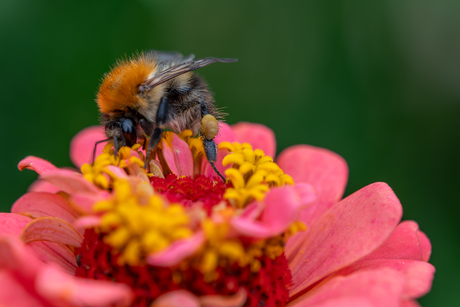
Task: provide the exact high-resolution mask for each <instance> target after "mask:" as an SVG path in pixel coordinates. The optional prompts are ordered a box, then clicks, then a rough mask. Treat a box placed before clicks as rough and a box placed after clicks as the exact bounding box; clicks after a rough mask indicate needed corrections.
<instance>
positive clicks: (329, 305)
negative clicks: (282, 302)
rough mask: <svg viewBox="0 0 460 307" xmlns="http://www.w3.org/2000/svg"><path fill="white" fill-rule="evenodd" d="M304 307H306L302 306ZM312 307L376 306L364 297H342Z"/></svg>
mask: <svg viewBox="0 0 460 307" xmlns="http://www.w3.org/2000/svg"><path fill="white" fill-rule="evenodd" d="M286 306H287V307H291V306H295V305H294V304H287V305H286ZM297 306H298V305H297ZM301 306H304V305H301ZM309 306H311V307H374V306H375V305H374V304H373V303H372V302H370V301H369V300H367V299H365V298H362V297H340V298H330V299H328V300H327V301H322V302H320V303H317V304H314V305H309Z"/></svg>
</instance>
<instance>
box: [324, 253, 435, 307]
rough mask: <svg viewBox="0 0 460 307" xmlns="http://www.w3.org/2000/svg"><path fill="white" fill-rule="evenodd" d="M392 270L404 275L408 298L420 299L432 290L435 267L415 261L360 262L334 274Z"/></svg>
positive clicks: (342, 274)
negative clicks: (383, 269) (381, 269)
mask: <svg viewBox="0 0 460 307" xmlns="http://www.w3.org/2000/svg"><path fill="white" fill-rule="evenodd" d="M380 268H391V269H393V270H395V271H398V272H400V273H401V274H402V276H403V277H404V281H405V286H404V291H403V295H404V296H405V297H407V298H418V297H421V296H423V295H425V294H426V293H428V292H429V291H430V289H431V284H432V282H433V276H434V272H435V269H434V266H433V265H431V264H429V263H426V262H422V261H415V260H399V259H374V260H360V261H357V262H355V263H354V264H352V265H350V266H348V267H346V268H344V269H342V270H340V271H338V272H336V273H334V275H333V276H346V275H349V274H352V273H354V272H357V271H360V270H373V269H380Z"/></svg>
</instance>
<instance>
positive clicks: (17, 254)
mask: <svg viewBox="0 0 460 307" xmlns="http://www.w3.org/2000/svg"><path fill="white" fill-rule="evenodd" d="M42 265H43V263H41V262H40V261H39V260H38V259H36V258H35V257H34V256H33V255H32V254H31V253H30V251H29V250H28V249H27V248H26V247H25V246H24V244H22V242H20V241H19V240H18V239H17V238H14V237H9V236H0V269H7V270H12V271H15V272H19V273H20V274H21V275H22V277H23V278H26V279H32V278H33V276H34V275H35V274H36V272H37V271H38V269H39V268H40V267H41V266H42ZM0 288H1V287H0Z"/></svg>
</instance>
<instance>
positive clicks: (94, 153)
mask: <svg viewBox="0 0 460 307" xmlns="http://www.w3.org/2000/svg"><path fill="white" fill-rule="evenodd" d="M109 140H110V139H105V140H101V141H97V142H96V143H94V149H93V160H92V161H91V165H93V164H94V160H96V148H97V145H99V144H100V143H102V142H107V141H109Z"/></svg>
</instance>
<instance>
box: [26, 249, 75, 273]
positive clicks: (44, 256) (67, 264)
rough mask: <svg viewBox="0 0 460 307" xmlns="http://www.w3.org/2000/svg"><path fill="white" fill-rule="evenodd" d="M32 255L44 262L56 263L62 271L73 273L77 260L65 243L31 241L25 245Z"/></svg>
mask: <svg viewBox="0 0 460 307" xmlns="http://www.w3.org/2000/svg"><path fill="white" fill-rule="evenodd" d="M26 247H27V248H28V249H29V250H30V252H31V254H32V255H34V256H35V257H36V258H38V259H40V260H41V261H43V262H44V263H53V264H56V265H58V266H59V267H60V268H61V270H62V271H63V272H66V273H68V274H71V275H73V274H75V270H76V269H77V261H76V260H75V255H74V253H73V251H72V250H71V249H70V248H69V247H68V246H65V245H62V244H58V243H53V242H39V241H37V242H31V243H29V244H27V246H26Z"/></svg>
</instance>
